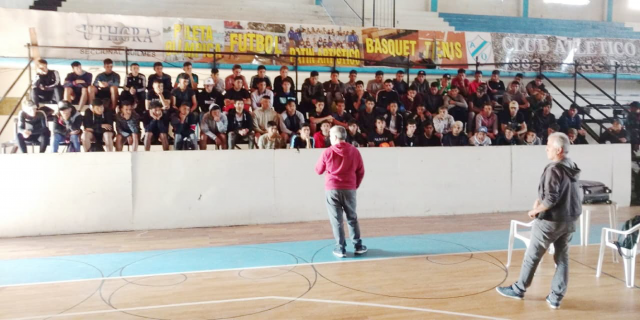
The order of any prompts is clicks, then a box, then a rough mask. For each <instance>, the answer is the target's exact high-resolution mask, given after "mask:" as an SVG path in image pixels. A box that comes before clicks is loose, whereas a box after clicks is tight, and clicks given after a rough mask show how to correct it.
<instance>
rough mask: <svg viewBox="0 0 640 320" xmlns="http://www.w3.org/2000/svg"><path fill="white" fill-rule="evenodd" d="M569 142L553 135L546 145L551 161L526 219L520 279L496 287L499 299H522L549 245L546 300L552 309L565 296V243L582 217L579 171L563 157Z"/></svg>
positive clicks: (566, 138) (563, 137)
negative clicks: (549, 275) (527, 238)
mask: <svg viewBox="0 0 640 320" xmlns="http://www.w3.org/2000/svg"><path fill="white" fill-rule="evenodd" d="M569 146H570V143H569V138H568V137H567V136H566V135H565V134H564V133H561V132H556V133H553V134H552V135H550V136H549V139H548V142H547V148H546V152H547V158H548V159H549V160H551V163H550V164H548V165H547V166H546V167H545V168H544V171H543V173H542V176H541V177H540V183H539V185H538V197H537V199H536V201H535V202H534V204H533V208H532V209H531V211H529V213H528V215H529V217H530V218H531V219H536V220H535V223H534V224H533V226H532V228H531V242H530V244H529V246H528V247H527V250H526V252H525V256H524V260H523V262H522V269H521V270H520V277H519V278H518V281H516V282H515V283H514V284H512V285H511V286H507V287H497V288H496V291H498V293H500V294H501V295H503V296H505V297H508V298H513V299H524V295H525V292H526V291H527V288H528V287H529V286H530V285H531V282H532V280H533V275H534V274H535V272H536V268H537V267H538V264H539V263H540V260H542V257H543V256H544V254H545V253H546V252H547V250H548V249H549V246H550V245H551V244H553V246H554V248H555V252H554V255H553V259H554V261H555V263H556V269H555V275H554V276H553V280H552V281H551V292H550V293H549V295H548V296H547V298H546V300H547V303H548V304H549V306H550V307H551V308H553V309H557V308H559V307H560V303H561V301H562V299H563V298H564V296H565V294H566V292H567V283H568V280H569V243H570V242H571V238H572V236H573V233H574V232H575V230H576V225H575V222H576V220H577V219H578V218H579V216H580V214H581V213H582V200H581V199H580V194H581V192H582V190H580V185H579V183H578V180H579V178H580V169H579V168H578V166H577V165H576V164H575V163H574V162H573V161H571V159H569V158H568V157H567V154H568V153H569Z"/></svg>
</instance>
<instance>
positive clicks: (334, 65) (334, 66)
mask: <svg viewBox="0 0 640 320" xmlns="http://www.w3.org/2000/svg"><path fill="white" fill-rule="evenodd" d="M336 60H337V59H336V57H335V56H333V71H335V70H336Z"/></svg>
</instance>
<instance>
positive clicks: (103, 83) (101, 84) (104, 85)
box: [98, 81, 109, 88]
mask: <svg viewBox="0 0 640 320" xmlns="http://www.w3.org/2000/svg"><path fill="white" fill-rule="evenodd" d="M98 86H99V87H100V88H106V87H108V86H109V84H108V83H106V82H104V81H100V82H98Z"/></svg>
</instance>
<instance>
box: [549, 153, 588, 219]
mask: <svg viewBox="0 0 640 320" xmlns="http://www.w3.org/2000/svg"><path fill="white" fill-rule="evenodd" d="M579 177H580V169H579V168H578V166H577V165H576V164H575V163H573V161H571V159H569V158H565V159H563V160H562V161H560V162H552V163H550V164H548V165H547V166H546V167H545V168H544V172H543V173H542V176H541V177H540V185H539V186H538V198H539V199H540V200H541V201H542V204H543V205H544V206H545V207H547V208H549V209H547V211H545V212H542V213H540V214H539V215H538V219H542V220H548V221H555V222H572V221H575V220H576V219H578V217H579V216H580V214H581V213H582V199H581V197H580V192H581V191H580V186H579V185H578V179H579Z"/></svg>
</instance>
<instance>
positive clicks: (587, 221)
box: [584, 210, 591, 246]
mask: <svg viewBox="0 0 640 320" xmlns="http://www.w3.org/2000/svg"><path fill="white" fill-rule="evenodd" d="M585 214H586V216H585V217H584V245H585V246H588V245H589V231H590V230H589V228H591V211H590V210H587V212H585Z"/></svg>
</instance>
